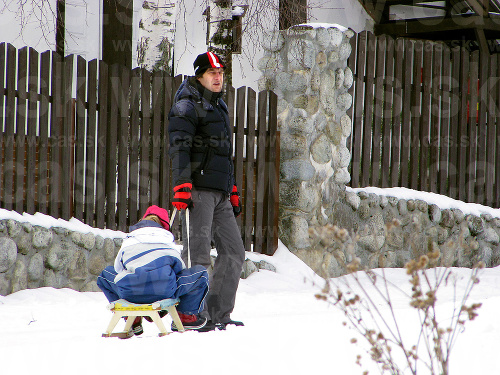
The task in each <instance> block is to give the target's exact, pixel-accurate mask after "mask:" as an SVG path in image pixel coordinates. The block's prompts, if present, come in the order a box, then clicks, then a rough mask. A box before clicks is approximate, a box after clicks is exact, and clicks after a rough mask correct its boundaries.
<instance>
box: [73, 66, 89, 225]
mask: <svg viewBox="0 0 500 375" xmlns="http://www.w3.org/2000/svg"><path fill="white" fill-rule="evenodd" d="M86 81H87V61H85V59H84V58H83V57H81V56H77V59H76V137H75V162H76V166H77V167H76V168H75V185H74V200H75V209H74V213H73V215H74V217H75V218H77V219H79V220H83V211H84V203H85V198H86V197H85V195H84V191H85V186H84V183H85V169H86V168H84V166H85V165H86V163H85V147H86V144H85V129H86V127H87V124H86V123H85V118H86V113H85V112H86V109H85V102H86V101H87V98H86V95H87V93H86V85H85V83H86Z"/></svg>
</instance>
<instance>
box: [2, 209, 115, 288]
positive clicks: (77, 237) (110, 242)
mask: <svg viewBox="0 0 500 375" xmlns="http://www.w3.org/2000/svg"><path fill="white" fill-rule="evenodd" d="M121 242H122V238H103V237H102V236H100V235H94V234H93V233H87V234H82V233H80V232H76V231H70V230H68V229H65V228H60V227H52V228H44V227H41V226H37V225H32V224H30V223H27V222H18V221H16V220H12V219H8V220H0V295H7V294H10V293H14V292H17V291H19V290H22V289H27V288H37V287H42V286H50V287H55V288H71V289H75V290H78V291H99V289H98V288H97V284H96V279H97V275H99V274H100V273H101V271H102V270H103V269H104V267H106V266H107V265H110V264H113V262H114V258H115V256H116V254H117V253H118V250H119V249H120V246H121Z"/></svg>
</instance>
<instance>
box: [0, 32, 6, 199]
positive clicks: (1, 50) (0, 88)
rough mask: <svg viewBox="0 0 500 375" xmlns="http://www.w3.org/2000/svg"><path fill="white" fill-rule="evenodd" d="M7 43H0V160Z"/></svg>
mask: <svg viewBox="0 0 500 375" xmlns="http://www.w3.org/2000/svg"><path fill="white" fill-rule="evenodd" d="M5 50H6V43H5V42H2V43H0V129H1V130H2V131H0V160H3V156H4V153H5V144H4V142H5V140H4V131H3V128H4V120H5V117H6V114H5V104H4V103H5V95H6V93H7V92H6V91H5V90H4V87H5V67H6V54H5ZM3 175H4V163H0V201H1V200H2V199H3V197H4V194H3V190H4V179H3V177H2V176H3Z"/></svg>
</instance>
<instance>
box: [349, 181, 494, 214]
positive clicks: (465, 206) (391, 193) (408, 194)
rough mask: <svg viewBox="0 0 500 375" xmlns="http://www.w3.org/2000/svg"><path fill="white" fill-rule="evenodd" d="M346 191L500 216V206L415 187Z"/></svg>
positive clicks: (469, 212) (465, 212)
mask: <svg viewBox="0 0 500 375" xmlns="http://www.w3.org/2000/svg"><path fill="white" fill-rule="evenodd" d="M346 191H352V192H354V193H357V192H359V191H365V192H367V193H369V194H370V193H373V194H376V195H384V196H387V197H396V198H398V199H406V200H409V199H414V200H416V199H420V200H423V201H426V202H427V203H429V204H435V205H436V206H438V207H439V208H441V209H443V210H444V209H450V208H457V209H459V210H460V211H462V212H463V213H464V214H465V215H469V214H471V215H475V216H481V214H489V215H491V216H493V217H500V208H491V207H488V206H483V205H481V204H477V203H465V202H462V201H459V200H456V199H453V198H450V197H447V196H445V195H441V194H436V193H428V192H425V191H418V190H413V189H407V188H402V187H397V188H385V189H382V188H377V187H372V186H369V187H364V188H355V189H353V188H350V187H346Z"/></svg>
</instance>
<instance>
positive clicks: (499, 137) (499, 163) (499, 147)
mask: <svg viewBox="0 0 500 375" xmlns="http://www.w3.org/2000/svg"><path fill="white" fill-rule="evenodd" d="M498 62H499V60H498V57H497V63H498ZM491 66H492V68H493V67H495V68H496V77H497V87H496V90H495V98H496V101H495V109H496V112H495V114H496V116H495V117H494V118H495V121H496V137H495V139H496V151H495V159H494V160H495V180H494V183H495V187H494V189H493V191H494V193H495V201H496V204H495V205H494V207H500V171H499V169H500V108H499V105H500V82H499V81H498V77H500V66H498V64H491Z"/></svg>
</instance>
